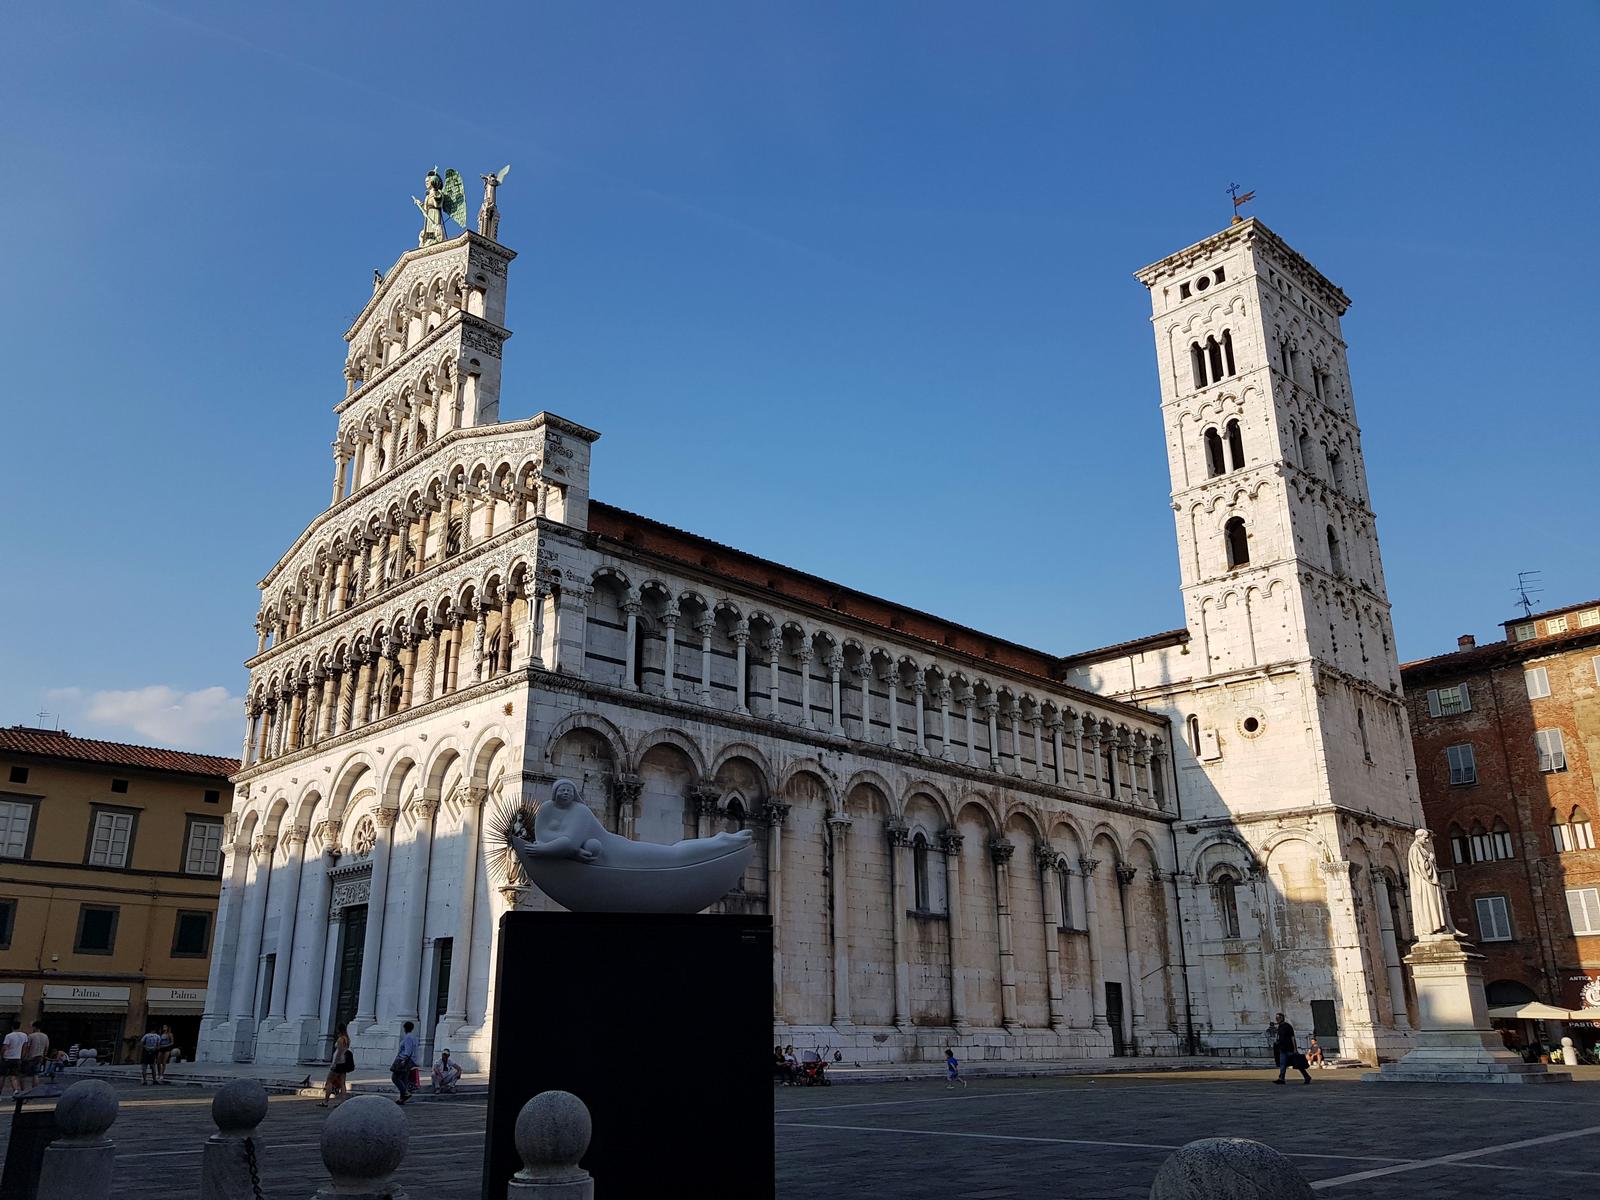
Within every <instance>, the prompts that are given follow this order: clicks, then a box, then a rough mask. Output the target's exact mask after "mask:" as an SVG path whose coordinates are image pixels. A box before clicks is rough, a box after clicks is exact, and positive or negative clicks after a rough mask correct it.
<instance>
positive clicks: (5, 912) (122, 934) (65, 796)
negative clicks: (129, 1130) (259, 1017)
mask: <svg viewBox="0 0 1600 1200" xmlns="http://www.w3.org/2000/svg"><path fill="white" fill-rule="evenodd" d="M238 769H239V764H238V762H237V761H236V760H234V759H229V758H219V757H217V756H215V755H210V754H189V753H186V752H183V751H179V750H158V749H155V748H153V747H149V746H128V745H123V744H121V743H118V742H101V741H94V740H92V739H89V738H77V737H73V736H72V735H71V734H68V733H64V732H61V731H58V730H53V729H31V728H28V727H25V726H20V725H19V726H13V727H12V728H9V729H0V1023H3V1026H4V1028H9V1027H10V1023H11V1021H13V1020H18V1021H21V1022H22V1024H23V1027H24V1028H26V1027H27V1026H28V1024H29V1023H30V1022H32V1021H38V1022H40V1024H41V1026H42V1028H43V1029H44V1031H45V1032H46V1033H48V1034H49V1035H50V1042H51V1045H52V1047H55V1048H62V1049H64V1048H66V1047H67V1046H70V1045H72V1044H74V1043H77V1044H79V1045H81V1046H83V1047H89V1046H93V1047H95V1049H96V1051H97V1052H98V1053H99V1055H100V1056H101V1057H102V1058H104V1059H108V1060H114V1061H123V1060H125V1059H127V1058H128V1057H129V1055H130V1052H131V1050H132V1047H133V1045H134V1043H135V1041H136V1039H137V1038H138V1037H139V1036H140V1035H141V1034H142V1033H144V1032H145V1029H146V1028H147V1026H148V1025H149V1024H155V1025H158V1026H159V1025H170V1026H171V1028H172V1031H173V1034H174V1036H175V1038H176V1041H177V1045H178V1047H179V1049H180V1050H181V1051H182V1053H183V1055H184V1057H186V1058H192V1057H193V1055H194V1047H195V1039H196V1037H197V1035H198V1033H199V1026H200V1013H201V1010H202V1009H203V1008H204V1007H205V998H206V992H205V988H206V971H207V968H208V965H209V961H210V953H211V945H212V935H213V926H214V924H215V922H216V911H217V889H218V882H219V879H220V876H221V870H222V840H223V826H224V823H225V820H226V813H227V810H228V807H229V799H230V788H229V785H228V776H229V775H230V774H232V773H233V772H235V771H237V770H238Z"/></svg>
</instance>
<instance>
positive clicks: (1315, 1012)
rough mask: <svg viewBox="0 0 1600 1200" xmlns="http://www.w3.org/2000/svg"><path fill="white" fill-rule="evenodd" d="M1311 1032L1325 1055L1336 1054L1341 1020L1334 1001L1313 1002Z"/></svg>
mask: <svg viewBox="0 0 1600 1200" xmlns="http://www.w3.org/2000/svg"><path fill="white" fill-rule="evenodd" d="M1311 1032H1312V1033H1313V1034H1315V1035H1316V1038H1317V1044H1318V1045H1319V1046H1321V1047H1322V1052H1323V1053H1324V1054H1334V1053H1336V1052H1337V1051H1338V1049H1339V1018H1338V1014H1337V1013H1336V1011H1335V1010H1334V1007H1333V1001H1332V1000H1313V1001H1312V1002H1311Z"/></svg>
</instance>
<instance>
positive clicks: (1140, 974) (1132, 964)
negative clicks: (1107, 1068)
mask: <svg viewBox="0 0 1600 1200" xmlns="http://www.w3.org/2000/svg"><path fill="white" fill-rule="evenodd" d="M1138 876H1139V869H1138V868H1137V867H1135V866H1133V864H1131V863H1118V864H1117V892H1118V899H1119V900H1120V901H1121V908H1122V940H1123V945H1124V946H1125V947H1126V949H1127V955H1128V1008H1129V1010H1130V1012H1131V1015H1132V1019H1133V1037H1132V1039H1131V1042H1130V1045H1129V1047H1128V1048H1129V1050H1130V1051H1131V1052H1132V1053H1134V1054H1138V1053H1139V1043H1140V1040H1141V1039H1142V1038H1144V1037H1145V1036H1147V1035H1148V1033H1149V1030H1148V1029H1147V1028H1146V1027H1145V1020H1144V970H1143V967H1142V962H1141V956H1140V954H1139V930H1138V918H1137V916H1136V915H1135V913H1134V908H1133V899H1132V897H1131V895H1130V894H1129V893H1130V892H1131V890H1132V888H1133V881H1134V880H1135V879H1137V878H1138Z"/></svg>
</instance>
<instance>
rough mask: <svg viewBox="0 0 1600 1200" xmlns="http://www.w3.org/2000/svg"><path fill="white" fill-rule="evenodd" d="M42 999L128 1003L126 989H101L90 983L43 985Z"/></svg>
mask: <svg viewBox="0 0 1600 1200" xmlns="http://www.w3.org/2000/svg"><path fill="white" fill-rule="evenodd" d="M44 998H45V999H46V1000H55V1001H58V1002H59V1001H63V1000H89V1001H93V1002H94V1003H96V1004H115V1003H121V1004H126V1003H127V1002H128V989H127V988H125V987H101V986H99V985H97V984H92V983H47V984H45V985H44Z"/></svg>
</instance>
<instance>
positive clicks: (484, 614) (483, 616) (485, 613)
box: [472, 604, 489, 683]
mask: <svg viewBox="0 0 1600 1200" xmlns="http://www.w3.org/2000/svg"><path fill="white" fill-rule="evenodd" d="M488 631H489V606H488V605H487V604H480V605H478V607H477V609H476V610H475V611H474V612H473V614H472V682H473V683H482V682H483V679H484V675H485V674H486V672H485V670H484V666H485V664H484V661H483V646H484V637H485V635H486V634H487V633H488Z"/></svg>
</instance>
